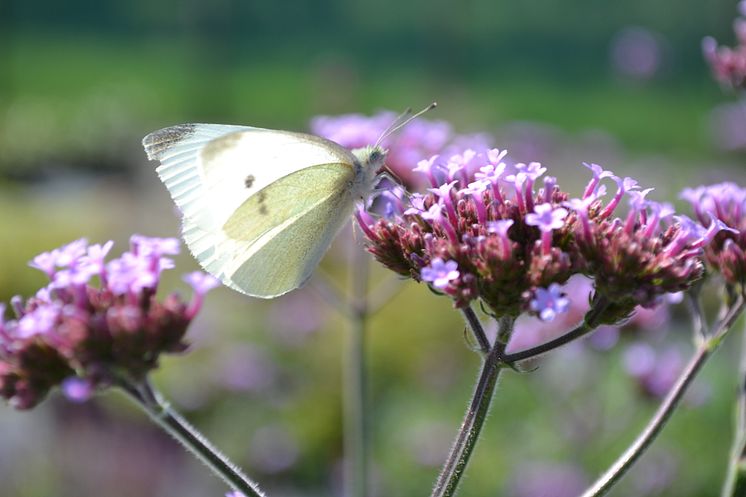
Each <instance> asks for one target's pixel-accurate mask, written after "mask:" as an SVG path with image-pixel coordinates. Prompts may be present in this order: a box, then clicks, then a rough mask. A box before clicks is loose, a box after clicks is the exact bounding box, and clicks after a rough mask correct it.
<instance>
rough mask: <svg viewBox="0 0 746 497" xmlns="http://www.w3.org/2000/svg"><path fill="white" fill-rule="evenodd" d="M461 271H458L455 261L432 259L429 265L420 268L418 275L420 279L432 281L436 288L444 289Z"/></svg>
mask: <svg viewBox="0 0 746 497" xmlns="http://www.w3.org/2000/svg"><path fill="white" fill-rule="evenodd" d="M460 275H461V273H459V271H458V263H457V262H456V261H450V260H449V261H447V262H443V259H439V258H438V259H433V260H432V262H430V265H429V266H425V267H423V268H422V271H421V273H420V277H421V278H422V281H427V282H428V283H432V284H433V286H434V287H435V288H437V289H438V290H444V289H445V288H446V287H447V286H448V284H449V283H450V282H451V281H453V280H455V279H457V278H458V277H459V276H460Z"/></svg>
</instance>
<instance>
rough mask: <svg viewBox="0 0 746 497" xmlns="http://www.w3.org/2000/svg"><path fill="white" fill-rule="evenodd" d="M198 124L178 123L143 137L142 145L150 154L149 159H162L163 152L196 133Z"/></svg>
mask: <svg viewBox="0 0 746 497" xmlns="http://www.w3.org/2000/svg"><path fill="white" fill-rule="evenodd" d="M196 126H197V125H196V124H177V125H176V126H169V127H168V128H163V129H159V130H158V131H153V132H152V133H150V134H149V135H147V136H146V137H145V138H143V139H142V146H143V148H144V149H145V153H146V154H148V159H151V160H154V159H160V157H161V155H162V154H163V152H165V151H166V150H168V149H169V148H171V147H172V146H173V145H175V144H176V143H179V142H180V141H182V140H184V139H185V138H187V137H189V136H191V135H192V134H194V130H195V128H196Z"/></svg>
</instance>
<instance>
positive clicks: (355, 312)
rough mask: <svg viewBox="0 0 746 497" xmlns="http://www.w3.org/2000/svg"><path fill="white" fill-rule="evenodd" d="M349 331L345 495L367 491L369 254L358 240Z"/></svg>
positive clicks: (353, 255) (354, 246) (359, 495)
mask: <svg viewBox="0 0 746 497" xmlns="http://www.w3.org/2000/svg"><path fill="white" fill-rule="evenodd" d="M350 250H351V253H350V266H349V272H350V276H349V285H350V297H349V310H350V312H349V315H350V332H349V336H348V338H347V340H348V348H347V354H346V364H345V372H346V374H345V397H344V402H345V406H344V446H345V487H346V489H347V491H346V492H345V495H346V496H348V497H365V496H366V495H367V491H368V433H367V416H366V414H367V407H366V403H367V402H366V401H367V374H366V372H367V371H366V370H367V366H366V360H365V343H366V322H367V317H368V308H367V293H368V279H369V267H370V266H369V265H368V258H367V256H366V253H365V251H364V250H363V249H362V248H361V247H359V246H358V245H357V244H352V246H351V247H350Z"/></svg>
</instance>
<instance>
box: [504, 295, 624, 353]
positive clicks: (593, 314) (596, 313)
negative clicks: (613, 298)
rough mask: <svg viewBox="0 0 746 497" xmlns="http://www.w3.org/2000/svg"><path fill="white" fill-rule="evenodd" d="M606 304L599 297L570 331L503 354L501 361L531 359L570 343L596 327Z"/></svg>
mask: <svg viewBox="0 0 746 497" xmlns="http://www.w3.org/2000/svg"><path fill="white" fill-rule="evenodd" d="M608 305H609V304H608V302H607V301H606V300H605V299H599V300H598V301H597V302H596V303H595V305H594V306H593V307H592V308H591V309H590V310H589V311H588V313H587V314H586V316H585V318H584V319H583V322H582V323H580V324H579V325H578V326H577V327H575V329H573V330H572V331H568V332H567V333H565V334H564V335H561V336H559V337H557V338H555V339H554V340H550V341H548V342H545V343H542V344H541V345H537V346H536V347H531V348H529V349H526V350H520V351H518V352H514V353H512V354H505V355H504V357H503V362H505V363H506V364H514V363H516V362H519V361H525V360H527V359H533V358H535V357H538V356H540V355H543V354H546V353H547V352H549V351H552V350H554V349H556V348H559V347H561V346H563V345H565V344H567V343H570V342H572V341H573V340H576V339H578V338H580V337H583V336H585V335H587V334H588V333H590V332H591V331H593V330H595V329H596V328H597V327H598V325H599V323H598V320H599V319H600V316H601V315H602V314H603V313H604V311H605V310H606V309H607V307H608Z"/></svg>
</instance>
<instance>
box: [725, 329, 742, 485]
mask: <svg viewBox="0 0 746 497" xmlns="http://www.w3.org/2000/svg"><path fill="white" fill-rule="evenodd" d="M741 342H742V343H741V363H740V367H739V372H738V375H739V381H740V385H739V389H738V398H737V399H736V412H735V414H736V417H735V434H734V437H733V446H732V448H731V455H730V460H729V462H728V474H727V476H726V479H725V485H724V486H723V492H722V497H746V328H745V329H744V332H743V334H742V335H741Z"/></svg>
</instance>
